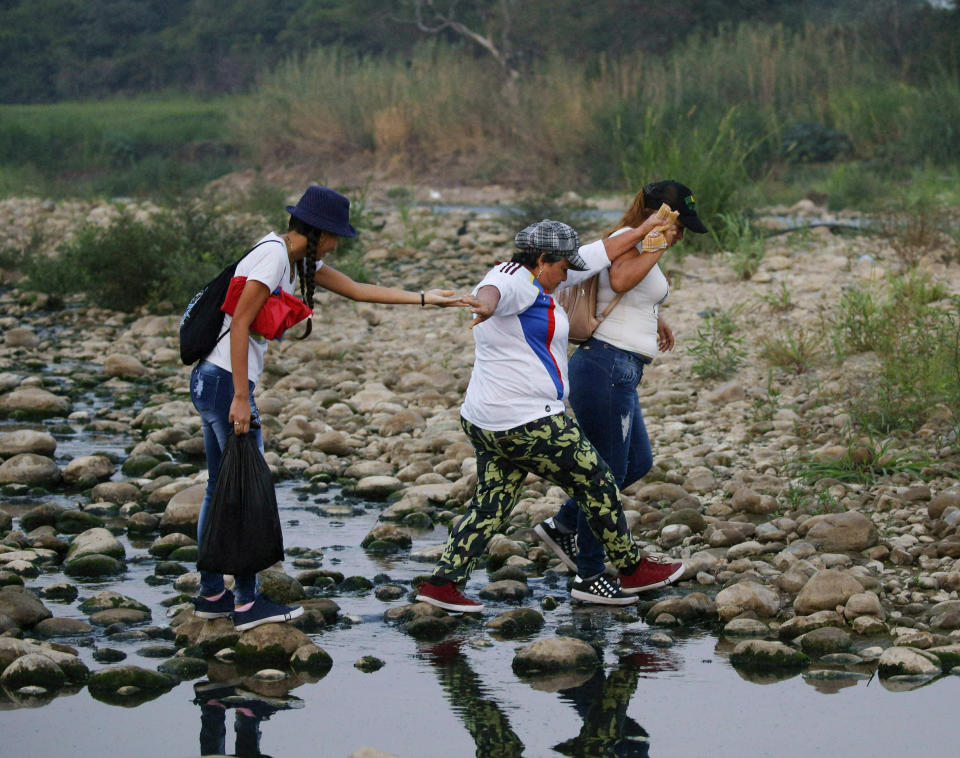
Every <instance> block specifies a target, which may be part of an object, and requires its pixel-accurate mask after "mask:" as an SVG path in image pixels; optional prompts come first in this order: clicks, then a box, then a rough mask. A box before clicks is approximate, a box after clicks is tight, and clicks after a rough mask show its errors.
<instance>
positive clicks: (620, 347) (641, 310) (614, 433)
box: [535, 181, 707, 605]
mask: <svg viewBox="0 0 960 758" xmlns="http://www.w3.org/2000/svg"><path fill="white" fill-rule="evenodd" d="M664 203H666V204H667V205H668V206H670V208H671V209H672V210H674V211H677V212H678V216H677V225H676V226H675V227H674V228H673V229H670V230H667V232H666V240H665V244H666V245H667V247H669V246H671V245H673V244H675V243H676V242H678V241H679V240H681V239H683V232H684V229H689V230H690V231H692V232H697V233H700V234H702V233H704V232H706V231H707V229H706V227H705V226H704V225H703V222H702V221H701V220H700V217H699V216H698V215H697V210H696V205H695V204H694V200H693V195H692V193H691V192H690V190H689V189H688V188H687V187H685V186H684V185H682V184H680V183H679V182H674V181H662V182H654V183H652V184H648V185H647V186H646V187H644V188H643V189H642V190H641V191H640V192H639V193H637V196H636V197H635V198H634V200H633V203H631V205H630V207H629V208H628V209H627V212H626V213H625V214H624V215H623V217H622V218H621V219H620V221H619V222H618V223H617V224H615V225H614V226H613V227H612V228H611V229H610V230H609V231H608V232H607V234H606V235H605V236H607V237H608V238H609V237H610V236H611V235H618V234H623V233H625V231H626V230H627V229H630V228H633V227H635V226H639V225H641V224H643V223H644V222H645V221H646V220H648V219H649V218H651V217H652V216H653V214H654V213H655V212H656V211H657V209H658V208H660V207H661V205H663V204H664ZM666 249H667V248H663V249H661V250H645V251H644V252H637V251H632V252H630V253H628V254H626V255H623V256H621V257H620V258H618V259H617V260H616V261H615V262H614V263H613V265H612V266H610V268H609V269H608V270H606V271H603V272H601V274H600V278H599V287H598V291H597V310H598V311H603V310H604V309H605V308H606V307H607V305H608V304H609V303H610V302H611V301H612V300H613V299H614V297H615V296H616V295H617V294H618V293H622V294H621V297H620V299H619V300H618V301H617V303H616V305H615V306H614V307H613V309H612V310H611V311H610V312H609V313H608V314H607V316H606V318H605V319H604V320H603V321H602V322H601V323H600V325H599V326H598V327H597V329H596V331H595V332H594V333H593V336H592V337H591V338H590V339H588V340H587V341H586V342H584V343H583V344H582V345H580V347H579V348H577V351H576V352H575V353H574V354H573V357H572V358H570V381H571V384H572V387H571V391H570V406H571V408H573V411H574V413H575V414H576V416H577V420H578V421H579V423H580V425H581V427H582V428H583V431H584V433H585V434H586V436H587V438H588V439H589V440H590V442H592V443H593V445H594V446H595V447H596V449H597V451H598V452H599V453H600V455H601V456H602V457H603V460H604V461H606V463H607V465H609V466H610V469H611V471H612V472H613V476H614V478H615V479H616V482H617V486H618V487H620V489H623V488H625V487H629V486H630V485H631V484H633V483H634V482H636V481H638V480H639V479H641V478H642V477H643V476H644V475H645V474H646V473H647V472H648V471H649V470H650V468H651V466H652V465H653V452H652V450H651V448H650V438H649V437H648V436H647V429H646V426H645V425H644V423H643V413H642V412H641V410H640V400H639V397H638V396H637V386H638V385H639V384H640V380H641V378H642V377H643V369H644V366H646V365H648V364H650V363H651V362H652V361H653V359H654V358H655V357H656V355H657V353H658V352H660V351H666V350H672V349H673V332H672V331H671V330H670V327H669V326H667V324H666V322H664V320H663V318H662V317H661V316H660V305H661V304H662V303H663V301H664V300H666V299H667V295H669V294H670V287H669V285H668V284H667V279H666V277H665V276H664V275H663V272H662V271H661V270H660V266H659V264H658V261H659V259H660V256H661V255H663V253H664V252H666ZM535 531H536V532H537V535H538V536H539V537H540V539H541V540H543V542H544V543H545V544H546V545H548V546H549V547H550V548H551V549H552V550H553V551H554V552H555V553H556V554H557V555H558V556H559V557H560V559H561V560H562V561H563V562H564V563H565V564H566V565H567V567H568V568H570V569H571V570H573V571H576V572H577V578H576V580H575V581H574V584H573V587H572V588H571V591H570V594H571V595H572V596H573V597H574V598H576V599H578V600H582V601H585V602H591V603H601V604H605V605H611V604H617V599H616V598H615V597H611V596H610V594H609V592H608V591H607V585H608V584H609V580H608V579H607V577H606V576H604V573H603V571H604V551H603V544H602V543H601V541H600V540H598V539H597V537H596V536H595V535H594V533H593V530H591V528H590V525H589V523H588V521H587V518H586V515H585V514H584V513H583V511H582V510H581V509H580V508H579V507H578V502H577V501H576V499H575V498H570V499H569V500H568V501H567V502H566V503H564V504H563V506H562V507H561V508H560V510H559V512H558V513H557V514H556V515H555V516H552V517H551V518H548V519H547V520H546V521H544V522H543V523H541V524H539V525H538V526H537V527H536V529H535ZM647 569H648V570H647V571H646V574H647V575H646V576H645V577H644V578H643V579H642V580H641V581H638V582H637V583H635V584H633V586H632V588H631V590H632V591H634V592H641V591H643V590H652V589H656V588H658V587H663V586H665V585H667V584H670V583H672V582H675V581H676V580H677V579H678V578H679V577H680V575H681V574H682V573H683V566H682V564H680V563H658V562H656V561H654V560H653V559H650V560H648V563H647Z"/></svg>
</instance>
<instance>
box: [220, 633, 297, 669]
mask: <svg viewBox="0 0 960 758" xmlns="http://www.w3.org/2000/svg"><path fill="white" fill-rule="evenodd" d="M309 644H311V643H310V638H309V637H307V635H305V634H304V633H303V632H301V631H300V630H299V629H297V628H296V627H295V626H291V625H290V624H263V625H261V626H258V627H255V628H253V629H250V630H249V631H246V632H244V633H243V634H241V635H240V639H239V640H237V644H236V645H235V646H234V649H235V650H236V655H237V659H238V660H242V661H249V662H255V663H256V664H257V665H260V664H263V663H277V664H281V663H282V664H285V663H288V662H289V661H290V658H291V656H292V655H293V654H294V653H295V652H296V651H297V650H298V649H299V648H301V647H302V646H304V645H309Z"/></svg>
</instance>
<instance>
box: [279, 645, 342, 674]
mask: <svg viewBox="0 0 960 758" xmlns="http://www.w3.org/2000/svg"><path fill="white" fill-rule="evenodd" d="M290 666H291V668H293V670H294V671H305V672H307V673H309V674H314V675H316V676H323V675H324V674H326V673H327V672H328V671H329V670H330V668H331V667H332V666H333V659H332V658H331V657H330V654H329V653H327V651H326V650H324V649H323V648H320V647H317V646H316V645H314V644H313V643H312V642H310V643H308V644H306V645H301V646H300V647H298V648H297V649H296V650H294V651H293V655H291V656H290Z"/></svg>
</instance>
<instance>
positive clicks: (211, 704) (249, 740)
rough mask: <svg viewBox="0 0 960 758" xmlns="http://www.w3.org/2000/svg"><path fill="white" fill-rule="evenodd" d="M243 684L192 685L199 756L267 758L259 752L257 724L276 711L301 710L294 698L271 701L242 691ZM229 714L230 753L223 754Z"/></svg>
mask: <svg viewBox="0 0 960 758" xmlns="http://www.w3.org/2000/svg"><path fill="white" fill-rule="evenodd" d="M247 683H248V682H247V681H244V680H227V681H204V682H198V683H197V684H195V685H194V687H193V691H194V695H195V697H194V699H193V702H194V703H196V704H197V705H199V706H200V754H201V755H235V756H238V757H239V758H269V756H266V754H265V753H263V752H261V750H260V738H261V736H262V732H261V730H260V724H261V722H263V721H266V720H268V719H269V718H270V717H271V716H272V715H273V714H274V713H276V712H277V711H283V710H290V709H293V708H302V707H303V701H302V700H300V698H298V697H294V696H292V695H286V696H285V697H272V696H270V695H266V694H263V693H261V692H255V691H253V690H250V689H245V688H244V684H247ZM228 710H233V712H234V716H233V731H234V741H233V742H234V752H233V753H227V744H226V743H227V711H228Z"/></svg>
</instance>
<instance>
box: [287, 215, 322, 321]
mask: <svg viewBox="0 0 960 758" xmlns="http://www.w3.org/2000/svg"><path fill="white" fill-rule="evenodd" d="M287 231H291V232H297V234H302V235H303V236H304V237H306V238H307V254H306V255H305V256H304V257H303V258H301V259H300V260H299V261H297V263H296V267H297V276H298V277H300V299H301V300H303V302H304V303H306V305H307V307H308V308H309V309H310V310H313V291H314V288H315V287H316V282H314V280H313V272H314V271H316V269H317V246H318V245H319V244H320V235H321V234H323V230H322V229H317V228H316V227H315V226H310V225H309V224H307V223H305V222H303V221H301V220H300V219H298V218H297V217H296V216H291V217H290V223H289V224H288V225H287ZM312 331H313V319H310V318H308V319H307V323H306V325H305V326H304V329H303V334H301V335H300V336H299V337H297V339H298V340H305V339H306V338H307V337H309V336H310V333H311V332H312Z"/></svg>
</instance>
